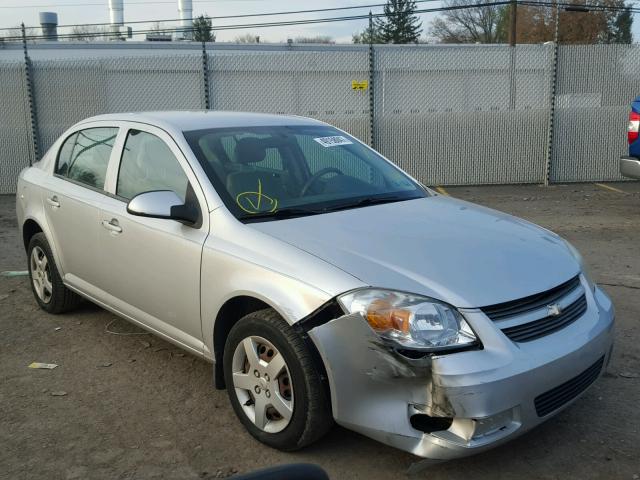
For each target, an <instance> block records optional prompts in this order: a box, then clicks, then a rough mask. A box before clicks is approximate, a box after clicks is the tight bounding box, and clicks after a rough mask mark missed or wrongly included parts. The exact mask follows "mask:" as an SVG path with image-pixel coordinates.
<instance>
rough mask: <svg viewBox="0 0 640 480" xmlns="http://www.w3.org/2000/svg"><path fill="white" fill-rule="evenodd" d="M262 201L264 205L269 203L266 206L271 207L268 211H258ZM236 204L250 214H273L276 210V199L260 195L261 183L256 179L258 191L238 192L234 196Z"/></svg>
mask: <svg viewBox="0 0 640 480" xmlns="http://www.w3.org/2000/svg"><path fill="white" fill-rule="evenodd" d="M262 199H264V201H265V203H266V202H269V203H268V206H269V207H271V208H270V209H268V210H267V209H265V210H261V209H260V207H261V206H262ZM236 203H237V204H238V206H239V207H240V208H241V209H242V210H243V211H245V212H247V213H251V214H256V213H265V212H266V213H269V212H275V210H276V208H278V199H277V198H271V197H270V196H268V195H265V194H264V193H262V182H261V181H260V179H258V191H257V192H240V193H239V194H238V195H236ZM243 204H244V205H243Z"/></svg>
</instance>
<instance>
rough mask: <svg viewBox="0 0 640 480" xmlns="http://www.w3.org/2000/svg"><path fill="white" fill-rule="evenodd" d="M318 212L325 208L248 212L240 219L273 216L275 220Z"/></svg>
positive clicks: (257, 218)
mask: <svg viewBox="0 0 640 480" xmlns="http://www.w3.org/2000/svg"><path fill="white" fill-rule="evenodd" d="M319 213H325V210H312V209H309V208H293V207H292V208H281V209H279V210H276V211H275V212H259V213H250V214H247V215H242V216H240V217H239V218H240V220H262V219H265V218H273V219H276V220H282V219H285V218H294V217H304V216H306V215H317V214H319Z"/></svg>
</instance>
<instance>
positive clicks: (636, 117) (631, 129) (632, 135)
mask: <svg viewBox="0 0 640 480" xmlns="http://www.w3.org/2000/svg"><path fill="white" fill-rule="evenodd" d="M639 130H640V113H636V112H631V113H630V114H629V126H628V127H627V136H628V139H629V143H630V144H631V143H633V142H635V141H636V140H637V139H638V131H639Z"/></svg>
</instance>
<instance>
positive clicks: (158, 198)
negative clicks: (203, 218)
mask: <svg viewBox="0 0 640 480" xmlns="http://www.w3.org/2000/svg"><path fill="white" fill-rule="evenodd" d="M127 212H128V213H130V214H131V215H137V216H139V217H150V218H164V219H168V220H177V221H179V222H182V223H185V224H188V225H194V224H196V223H198V219H199V216H200V215H199V212H198V209H197V208H196V207H195V206H191V205H186V204H185V203H184V202H183V201H182V199H181V198H180V197H179V196H178V195H177V194H176V193H175V192H172V191H170V190H158V191H155V192H145V193H141V194H139V195H136V196H135V197H133V198H132V199H131V200H130V201H129V203H128V204H127Z"/></svg>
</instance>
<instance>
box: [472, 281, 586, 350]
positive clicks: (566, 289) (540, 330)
mask: <svg viewBox="0 0 640 480" xmlns="http://www.w3.org/2000/svg"><path fill="white" fill-rule="evenodd" d="M578 288H580V276H579V275H576V276H575V277H573V278H572V279H571V280H569V281H567V282H564V283H563V284H561V285H558V286H557V287H554V288H552V289H551V290H547V291H545V292H542V293H537V294H535V295H530V296H528V297H524V298H520V299H518V300H512V301H510V302H505V303H499V304H496V305H490V306H488V307H482V308H481V310H482V311H483V312H484V314H485V315H487V316H488V317H489V318H490V319H491V320H493V321H504V320H510V319H513V318H517V317H518V316H521V315H522V316H524V315H527V316H528V318H527V320H529V321H527V322H526V323H521V324H519V325H515V326H509V327H503V328H501V330H502V332H503V333H504V334H505V335H506V336H507V337H509V338H510V339H511V340H513V341H514V342H529V341H531V340H535V339H537V338H540V337H544V336H545V335H549V334H551V333H553V332H555V331H557V330H560V329H561V328H564V327H566V326H567V325H569V324H570V323H573V322H574V321H576V320H577V319H578V318H580V317H581V316H582V315H583V314H584V312H585V311H586V310H587V298H586V296H585V295H584V294H582V295H580V296H579V297H578V298H575V295H577V294H578V292H576V289H578ZM572 294H573V295H572ZM569 295H571V299H573V301H572V303H571V304H569V305H566V306H564V308H563V310H562V311H561V312H560V313H559V314H556V315H550V314H548V313H547V312H546V310H544V308H545V307H548V306H551V305H554V304H556V303H557V302H559V301H562V300H563V299H565V298H566V297H567V296H569ZM567 301H570V300H565V302H564V303H565V304H566V303H567ZM531 313H533V315H531ZM556 313H557V312H556ZM532 316H533V318H534V319H533V320H532V318H531V317H532ZM536 316H537V318H536ZM541 316H542V318H540V317H541ZM510 323H511V324H513V322H510Z"/></svg>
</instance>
